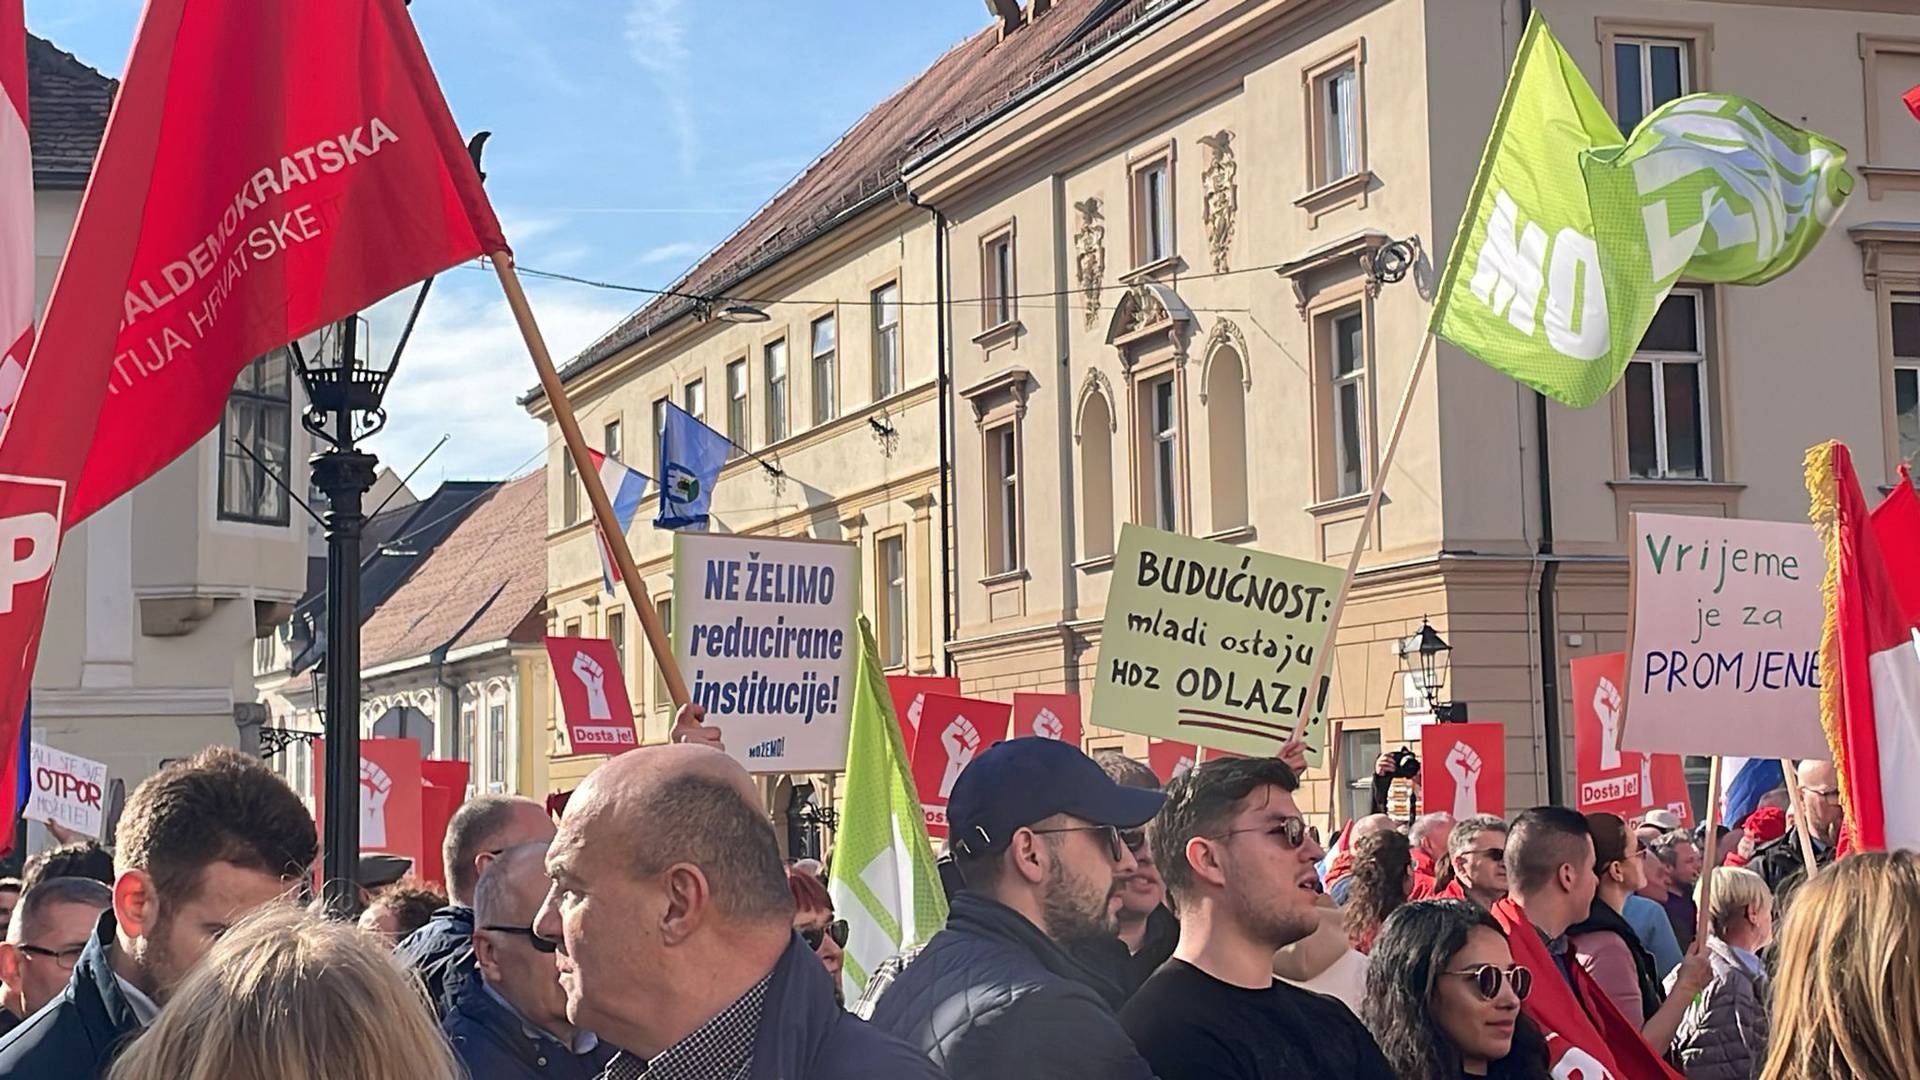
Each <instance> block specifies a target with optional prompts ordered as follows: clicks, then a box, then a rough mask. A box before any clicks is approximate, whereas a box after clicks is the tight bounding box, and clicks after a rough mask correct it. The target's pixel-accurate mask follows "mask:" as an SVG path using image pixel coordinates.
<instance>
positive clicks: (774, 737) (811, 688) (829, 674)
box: [673, 532, 860, 772]
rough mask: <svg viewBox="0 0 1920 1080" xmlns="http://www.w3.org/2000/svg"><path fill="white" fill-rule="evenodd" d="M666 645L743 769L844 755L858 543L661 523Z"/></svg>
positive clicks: (824, 762) (855, 643) (833, 761)
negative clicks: (667, 584) (669, 583)
mask: <svg viewBox="0 0 1920 1080" xmlns="http://www.w3.org/2000/svg"><path fill="white" fill-rule="evenodd" d="M673 582H674V599H675V600H676V601H678V606H679V612H678V615H679V623H680V625H679V626H677V627H675V629H674V634H673V651H674V655H675V656H676V657H677V658H678V659H679V661H680V670H681V672H682V673H683V674H685V675H686V677H687V681H688V689H689V691H690V692H691V694H692V696H693V702H694V704H696V705H699V706H700V707H702V708H704V709H705V710H707V722H708V723H711V724H715V725H717V726H718V727H720V728H721V729H722V730H724V731H725V732H726V742H727V752H728V753H730V754H732V755H733V756H734V757H735V758H737V759H738V760H739V761H740V763H741V764H742V765H745V766H746V767H747V771H749V772H839V771H841V770H842V769H844V768H846V764H847V721H848V719H849V718H850V716H851V715H852V712H853V677H854V663H855V661H856V660H857V659H858V657H859V652H860V647H859V642H860V639H859V636H858V635H857V634H856V633H855V632H854V628H853V617H854V613H855V612H856V611H858V610H859V608H860V549H859V548H858V547H856V546H855V545H853V544H842V543H836V542H830V541H825V540H772V539H768V538H767V537H764V536H719V535H713V534H709V533H693V532H680V533H675V534H674V535H673Z"/></svg>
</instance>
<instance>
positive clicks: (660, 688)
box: [653, 596, 673, 709]
mask: <svg viewBox="0 0 1920 1080" xmlns="http://www.w3.org/2000/svg"><path fill="white" fill-rule="evenodd" d="M653 610H654V612H655V613H656V614H658V615H659V616H660V630H661V632H662V633H665V634H667V635H669V636H671V635H672V634H673V598H672V597H670V596H663V597H657V598H655V600H654V601H653ZM671 704H673V698H672V696H671V695H670V694H668V693H667V672H666V668H665V667H664V666H663V665H662V664H661V663H660V657H658V656H655V657H654V658H653V707H654V708H656V709H664V708H666V707H668V706H669V705H671Z"/></svg>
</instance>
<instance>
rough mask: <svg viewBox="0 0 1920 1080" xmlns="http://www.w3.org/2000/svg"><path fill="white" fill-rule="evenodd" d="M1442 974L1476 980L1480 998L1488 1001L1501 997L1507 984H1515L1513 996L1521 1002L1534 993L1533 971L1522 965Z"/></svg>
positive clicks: (1489, 966)
mask: <svg viewBox="0 0 1920 1080" xmlns="http://www.w3.org/2000/svg"><path fill="white" fill-rule="evenodd" d="M1441 974H1443V975H1458V976H1460V977H1461V978H1465V979H1472V980H1474V983H1475V988H1476V989H1478V990H1479V991H1480V996H1481V997H1483V998H1486V999H1487V1000H1488V1001H1492V1000H1493V999H1494V998H1497V997H1499V996H1500V987H1501V985H1502V984H1504V983H1507V982H1512V983H1513V996H1514V997H1516V998H1518V999H1519V1000H1521V1001H1525V1000H1527V995H1528V994H1530V993H1532V992H1533V970H1532V969H1531V968H1527V967H1524V966H1522V965H1520V964H1514V965H1512V966H1510V967H1504V968H1503V967H1497V966H1495V965H1493V964H1481V965H1480V966H1478V967H1470V968H1467V969H1466V970H1465V971H1446V972H1442V973H1441Z"/></svg>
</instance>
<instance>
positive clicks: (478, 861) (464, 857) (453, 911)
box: [393, 795, 553, 1018]
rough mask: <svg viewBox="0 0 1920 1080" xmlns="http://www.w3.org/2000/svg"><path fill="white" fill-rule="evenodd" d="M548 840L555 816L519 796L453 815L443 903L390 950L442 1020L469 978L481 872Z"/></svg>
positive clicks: (443, 848)
mask: <svg viewBox="0 0 1920 1080" xmlns="http://www.w3.org/2000/svg"><path fill="white" fill-rule="evenodd" d="M552 839H553V818H552V817H550V816H549V815H548V814H547V808H546V806H545V805H543V804H541V803H538V802H535V801H534V800H532V799H527V798H522V797H520V796H518V795H480V796H477V797H475V798H471V799H468V800H467V801H466V802H465V803H463V804H462V805H461V807H460V809H458V810H455V811H454V812H453V817H452V819H450V820H449V821H448V822H447V838H446V840H445V841H443V842H442V843H441V845H440V854H441V860H442V862H443V864H444V865H445V866H446V868H447V905H446V906H445V907H443V908H441V909H440V910H438V911H436V912H434V913H433V917H432V918H431V919H429V920H428V921H427V925H425V926H423V927H421V928H420V929H418V930H415V931H414V932H413V933H411V934H409V935H407V936H406V937H405V938H402V939H401V941H400V944H399V945H398V946H396V947H395V948H394V950H393V951H394V955H396V956H398V957H399V958H400V959H401V961H402V962H404V963H405V964H406V965H407V966H408V967H410V968H412V969H413V970H414V972H415V973H416V974H418V975H419V976H420V981H421V982H423V983H425V984H426V987H427V996H428V997H429V998H431V999H432V1000H433V1003H434V1008H435V1009H436V1010H437V1011H438V1012H439V1013H440V1015H441V1017H442V1018H445V1017H446V1015H447V1013H449V1012H450V1011H452V1009H453V1007H454V1005H456V1004H458V1002H459V998H460V993H461V991H462V990H464V989H465V987H466V984H467V980H468V978H469V977H470V976H472V974H473V887H474V884H475V883H476V882H478V881H479V880H480V873H481V871H483V870H485V869H486V868H487V864H488V863H490V862H492V861H493V860H494V858H495V857H496V856H498V855H499V854H500V853H501V852H502V851H505V850H506V849H508V848H510V847H519V846H520V845H521V844H532V843H545V842H546V841H549V840H552Z"/></svg>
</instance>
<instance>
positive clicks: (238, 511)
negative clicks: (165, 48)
mask: <svg viewBox="0 0 1920 1080" xmlns="http://www.w3.org/2000/svg"><path fill="white" fill-rule="evenodd" d="M27 56H28V83H29V106H30V111H31V118H32V136H33V156H34V254H35V273H36V282H37V286H38V290H39V294H38V295H39V299H40V302H41V303H43V304H44V303H45V301H46V297H47V294H48V292H49V291H50V290H51V288H52V284H53V277H54V274H55V272H56V271H57V269H58V268H59V263H60V257H61V254H62V253H63V251H64V250H65V248H66V243H67V236H68V234H69V233H70V232H71V231H72V228H73V222H74V219H75V217H76V215H77V214H78V212H79V205H80V194H81V191H82V190H83V189H84V187H85V185H86V178H87V173H88V170H89V169H90V168H91V166H92V162H93V157H94V152H95V150H96V149H98V146H99V140H100V136H101V134H102V132H103V131H104V129H105V124H106V116H107V110H108V108H109V106H110V104H111V101H112V95H113V93H114V90H115V85H114V83H113V82H112V81H111V80H109V79H107V78H106V77H105V76H103V75H101V74H100V73H99V72H96V71H94V70H93V69H91V68H88V67H86V66H85V65H83V64H81V63H80V62H79V61H78V60H76V59H74V58H73V57H72V56H71V55H69V54H67V53H64V52H62V51H60V50H59V49H57V48H55V47H54V46H53V45H51V44H49V43H48V42H46V41H44V40H42V39H39V38H36V37H31V36H29V38H28V46H27ZM296 382H297V380H295V379H294V378H293V376H292V372H291V368H290V364H289V362H288V361H287V359H286V357H285V355H284V354H283V353H276V354H274V355H271V356H268V357H264V358H262V359H261V360H258V361H256V362H255V363H254V364H253V365H252V366H251V367H249V368H248V369H246V371H244V372H243V373H242V374H241V376H240V379H239V382H238V383H237V385H236V386H235V388H234V393H233V396H232V397H231V398H230V399H229V402H228V406H227V412H226V416H225V419H224V420H223V421H222V423H221V425H220V426H219V428H217V429H216V430H215V431H214V432H212V433H210V434H209V435H207V437H206V438H204V439H202V440H200V442H199V443H197V444H195V445H194V447H193V448H192V449H190V450H188V451H187V452H186V453H185V454H184V455H182V456H181V457H180V458H179V459H178V460H176V461H175V462H173V463H172V464H171V465H168V466H167V467H166V468H165V469H163V470H161V471H160V472H159V473H158V474H156V475H155V476H153V477H152V478H151V479H149V480H147V481H146V482H145V483H143V484H141V485H140V486H139V487H137V488H135V489H134V490H133V491H132V492H130V493H128V494H127V495H125V496H123V497H121V498H120V499H118V500H116V501H115V502H113V503H111V504H110V505H108V506H106V507H104V508H103V509H101V510H100V511H99V512H98V513H96V514H95V515H94V516H92V517H91V518H89V519H87V521H86V522H84V523H83V524H81V525H80V526H79V527H78V528H76V529H74V530H73V531H71V532H69V533H68V534H67V536H66V539H65V541H64V542H63V544H62V546H61V551H60V560H59V563H58V566H57V568H56V569H55V571H54V579H53V591H52V596H51V599H50V601H49V606H48V613H47V620H46V627H45V632H44V636H43V638H42V641H41V646H40V655H39V661H38V664H37V666H36V667H35V669H34V675H33V734H34V738H35V739H37V740H40V741H44V742H47V743H49V744H52V745H54V746H57V747H59V748H61V749H63V750H67V751H70V752H72V753H76V754H81V755H83V756H86V757H89V758H93V759H95V760H98V761H102V762H105V763H106V765H107V766H108V768H109V770H110V775H111V776H112V777H113V779H115V780H118V781H124V782H125V783H126V785H127V786H129V787H131V786H132V785H133V784H136V783H138V782H139V781H140V780H141V779H142V778H144V777H145V776H147V775H148V774H149V773H151V772H153V771H154V770H155V769H156V768H158V767H159V766H160V764H161V763H162V762H164V761H166V760H168V759H170V758H175V757H184V756H186V755H188V754H191V753H193V752H194V751H195V750H198V749H200V748H201V747H203V746H206V745H209V744H213V743H220V744H226V745H236V744H240V743H241V742H242V741H243V736H242V726H244V725H256V726H257V724H258V722H259V720H260V710H259V708H258V706H256V705H254V704H253V702H254V687H253V673H252V657H253V653H254V643H255V641H256V639H258V638H259V637H260V636H261V635H265V634H269V633H270V632H271V631H272V628H273V627H274V626H275V625H276V624H278V623H280V622H281V621H282V620H284V619H285V618H286V617H287V614H288V612H290V611H291V610H292V607H293V604H294V601H296V600H297V599H298V598H299V596H300V593H301V590H302V588H303V586H304V583H305V571H306V537H305V535H304V531H303V530H304V522H303V520H301V519H299V518H298V517H296V514H297V510H296V509H295V508H294V507H292V506H291V500H289V499H288V498H287V495H286V493H285V491H284V490H283V489H282V488H281V487H280V486H279V485H278V484H276V483H275V482H274V481H273V480H271V479H269V477H268V475H267V471H266V469H263V468H262V467H261V466H260V465H258V464H256V463H255V462H254V461H253V460H252V459H250V458H248V457H247V456H246V455H245V454H244V453H242V452H241V451H240V450H238V449H237V448H236V447H235V446H234V442H235V440H236V439H239V440H241V441H242V442H244V443H246V444H247V445H248V446H249V447H250V448H251V449H252V451H253V452H254V453H255V454H256V455H257V456H258V457H259V458H261V459H262V460H264V461H266V462H268V463H270V466H271V467H272V469H273V471H274V472H276V473H279V474H280V475H281V476H282V477H284V478H285V479H286V480H287V482H288V483H290V484H291V485H292V486H293V488H294V490H301V489H303V488H304V487H305V486H306V483H307V475H306V473H307V470H306V458H307V452H308V450H309V445H308V443H309V440H308V438H307V435H306V433H305V431H304V430H303V429H302V428H301V427H300V425H299V424H297V423H295V422H294V413H295V411H296V410H297V409H298V408H299V407H300V404H301V402H300V400H299V393H298V391H297V390H296V389H295V383H296Z"/></svg>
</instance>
